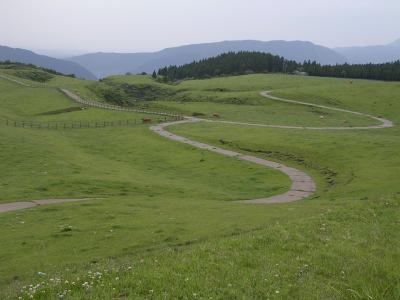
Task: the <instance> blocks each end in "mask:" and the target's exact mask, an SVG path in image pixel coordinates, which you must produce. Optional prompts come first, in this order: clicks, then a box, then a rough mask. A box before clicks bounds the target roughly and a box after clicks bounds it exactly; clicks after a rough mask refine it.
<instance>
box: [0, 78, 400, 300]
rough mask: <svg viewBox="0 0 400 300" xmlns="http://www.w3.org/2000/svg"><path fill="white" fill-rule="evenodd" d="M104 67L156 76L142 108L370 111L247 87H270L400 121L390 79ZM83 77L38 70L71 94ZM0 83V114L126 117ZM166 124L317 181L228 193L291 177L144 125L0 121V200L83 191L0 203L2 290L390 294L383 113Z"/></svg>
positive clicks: (396, 278)
mask: <svg viewBox="0 0 400 300" xmlns="http://www.w3.org/2000/svg"><path fill="white" fill-rule="evenodd" d="M110 80H111V81H115V82H119V83H124V82H125V83H127V84H130V85H137V84H139V85H140V84H145V85H152V84H155V85H157V88H158V89H157V91H159V90H161V89H169V90H171V91H170V92H168V93H165V95H167V94H168V95H167V96H165V97H161V98H160V99H159V100H157V101H148V102H149V104H148V105H150V106H153V105H154V106H157V107H164V108H166V109H168V108H170V109H172V108H173V109H174V110H179V111H182V112H185V113H188V114H190V113H193V112H201V113H204V115H205V116H204V117H210V114H212V113H213V112H219V113H220V114H221V117H222V118H223V119H226V120H240V121H254V122H259V123H264V124H280V125H311V124H312V125H316V126H331V125H338V126H355V125H369V124H374V121H373V120H372V121H371V120H370V119H368V118H363V117H357V116H353V115H347V114H341V113H336V112H333V113H332V112H330V111H329V112H325V111H317V112H315V111H313V110H311V109H310V108H307V107H303V106H299V105H291V104H287V103H279V102H274V101H270V100H268V99H265V98H262V97H260V96H259V95H258V92H259V91H263V90H273V91H274V94H276V95H279V96H282V97H287V98H290V99H298V100H304V101H307V102H315V103H318V104H325V105H330V106H335V107H339V108H348V109H352V110H355V111H361V112H366V113H370V114H372V115H376V116H382V117H385V118H387V119H389V120H392V121H393V122H394V123H395V125H397V124H398V123H399V122H400V117H399V111H400V97H399V95H400V94H399V91H400V84H399V83H384V82H374V81H361V80H356V81H354V83H353V84H352V85H350V84H349V82H348V80H344V79H327V78H325V79H322V78H312V77H296V76H283V75H250V76H240V77H228V78H218V79H211V80H196V81H184V82H182V83H180V84H177V85H173V86H172V85H164V84H161V83H155V82H153V81H152V80H150V79H148V78H147V77H143V76H142V77H138V76H120V77H112V78H111V79H110ZM88 84H96V83H91V82H83V81H80V80H75V79H70V78H63V77H55V78H53V79H52V80H51V81H50V82H49V83H48V85H50V86H52V87H57V86H60V87H68V88H70V89H71V90H73V89H74V87H75V90H78V91H80V93H81V94H82V95H85V94H86V95H89V94H90V93H92V92H93V89H88V88H87V85H88ZM73 86H74V87H73ZM0 90H1V94H0V114H1V116H0V117H1V118H16V119H27V118H28V119H35V120H43V121H47V120H52V121H53V120H78V119H90V120H99V119H104V118H107V119H108V118H110V119H114V118H115V119H119V118H122V119H124V118H126V117H125V114H126V113H120V112H112V111H110V112H109V111H103V110H102V111H100V110H97V109H88V110H84V111H74V112H68V113H61V114H53V115H41V113H44V112H48V111H54V110H62V109H65V108H69V107H73V106H75V104H74V103H73V102H71V101H70V100H68V98H65V97H64V96H63V95H61V94H59V93H58V92H56V91H54V90H51V89H32V88H24V87H21V86H18V85H16V84H13V83H9V82H6V81H4V80H0ZM151 90H152V91H154V89H151ZM172 95H173V96H172ZM234 98H236V99H234ZM99 100H103V101H104V99H99ZM321 115H323V116H324V118H320V116H321ZM129 116H132V117H137V118H139V117H141V116H140V115H137V114H134V113H132V114H131V113H130V114H129ZM127 117H128V116H127ZM170 130H171V131H172V132H174V133H178V134H180V135H182V136H185V137H188V138H191V139H194V140H198V141H204V142H207V143H209V144H212V145H216V146H219V147H224V148H227V149H234V150H235V151H239V152H243V153H249V154H252V155H255V156H259V157H262V158H267V159H271V160H273V161H279V162H283V163H285V164H286V165H289V166H293V167H296V168H298V169H301V170H304V171H306V172H307V173H308V174H310V175H311V176H312V177H313V179H314V180H315V181H316V183H317V192H316V193H315V195H313V196H312V197H311V198H309V199H306V200H302V201H299V202H295V203H290V204H280V205H268V206H252V205H245V204H238V203H235V202H234V200H240V199H251V198H257V197H264V196H269V195H276V194H280V193H283V192H285V191H286V190H287V189H288V188H289V185H290V182H289V180H288V178H286V177H285V176H284V175H282V174H281V173H279V172H276V171H273V170H269V169H266V168H262V167H259V166H257V165H253V164H250V163H245V162H241V161H237V160H234V159H231V158H226V157H223V156H219V155H217V154H213V153H208V152H205V151H201V150H198V149H193V148H191V147H189V146H185V145H181V144H177V143H174V142H171V141H168V140H164V139H163V138H161V137H159V136H157V135H155V134H154V133H152V132H151V131H150V130H149V129H148V128H147V126H144V125H140V126H133V127H118V128H104V129H79V130H63V131H57V130H34V129H32V130H31V129H23V128H12V127H6V126H3V125H1V126H0V136H1V139H0V161H1V170H0V190H1V193H0V201H1V202H3V203H4V202H11V201H15V200H29V199H41V198H52V197H54V198H68V197H74V198H79V197H90V198H96V199H94V200H91V201H89V202H82V203H70V204H63V205H52V206H43V207H36V208H33V209H29V210H25V211H18V212H9V213H5V214H2V215H0V225H1V226H0V236H1V247H0V298H4V299H7V298H15V297H18V296H20V297H22V298H24V299H25V298H26V299H28V298H29V297H30V295H34V298H35V299H59V298H61V297H60V295H61V296H62V298H66V299H125V298H129V299H137V298H148V299H153V298H154V299H175V298H180V299H197V298H198V299H254V298H259V299H267V298H269V299H288V298H295V299H398V298H399V297H400V275H399V272H398V270H399V268H400V251H399V250H398V249H400V242H399V241H400V233H399V230H398V228H399V225H400V209H399V208H400V189H399V185H398V180H399V178H400V154H399V151H398V149H400V138H399V136H400V131H399V129H398V127H397V126H396V127H394V128H391V129H379V130H366V131H347V132H339V131H318V132H316V131H307V130H287V129H271V128H257V127H245V126H237V125H227V124H216V123H196V124H185V125H179V126H173V127H170ZM29 284H32V285H33V286H32V287H29ZM37 284H39V286H37ZM23 286H27V287H26V288H23ZM29 288H31V290H30V291H29ZM21 289H22V291H21ZM33 291H35V292H33Z"/></svg>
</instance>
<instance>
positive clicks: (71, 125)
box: [3, 116, 182, 129]
mask: <svg viewBox="0 0 400 300" xmlns="http://www.w3.org/2000/svg"><path fill="white" fill-rule="evenodd" d="M177 120H182V118H181V117H171V116H169V117H167V116H165V117H163V118H162V117H161V116H160V117H158V118H156V119H149V118H146V119H131V120H116V121H49V122H35V121H18V120H10V119H6V120H4V121H3V124H5V125H6V126H10V127H19V128H32V129H84V128H105V127H121V126H134V125H140V124H154V123H163V122H168V121H177Z"/></svg>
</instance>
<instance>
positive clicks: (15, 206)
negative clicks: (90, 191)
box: [0, 198, 97, 213]
mask: <svg viewBox="0 0 400 300" xmlns="http://www.w3.org/2000/svg"><path fill="white" fill-rule="evenodd" d="M93 199H94V198H83V199H42V200H30V201H22V202H11V203H3V204H0V213H5V212H8V211H14V210H20V209H25V208H31V207H35V206H38V205H49V204H60V203H68V202H80V201H87V200H93ZM96 199H97V198H96Z"/></svg>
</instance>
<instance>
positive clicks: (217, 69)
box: [158, 51, 297, 81]
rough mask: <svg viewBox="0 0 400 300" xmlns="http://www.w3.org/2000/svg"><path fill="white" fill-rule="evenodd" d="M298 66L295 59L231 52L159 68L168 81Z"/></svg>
mask: <svg viewBox="0 0 400 300" xmlns="http://www.w3.org/2000/svg"><path fill="white" fill-rule="evenodd" d="M296 68H297V63H296V62H295V61H290V60H286V59H284V58H283V57H280V56H276V55H272V54H269V53H261V52H245V51H242V52H237V53H236V52H229V53H225V54H221V55H219V56H216V57H211V58H208V59H203V60H200V61H195V62H192V63H190V64H186V65H183V66H169V67H165V68H162V69H160V70H158V75H159V76H163V77H164V79H165V80H166V81H173V80H179V79H184V78H210V77H214V76H223V75H243V74H250V73H278V72H281V73H287V72H293V71H295V70H296Z"/></svg>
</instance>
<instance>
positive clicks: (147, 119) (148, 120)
mask: <svg viewBox="0 0 400 300" xmlns="http://www.w3.org/2000/svg"><path fill="white" fill-rule="evenodd" d="M142 121H143V124H150V123H151V119H150V118H143V119H142Z"/></svg>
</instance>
